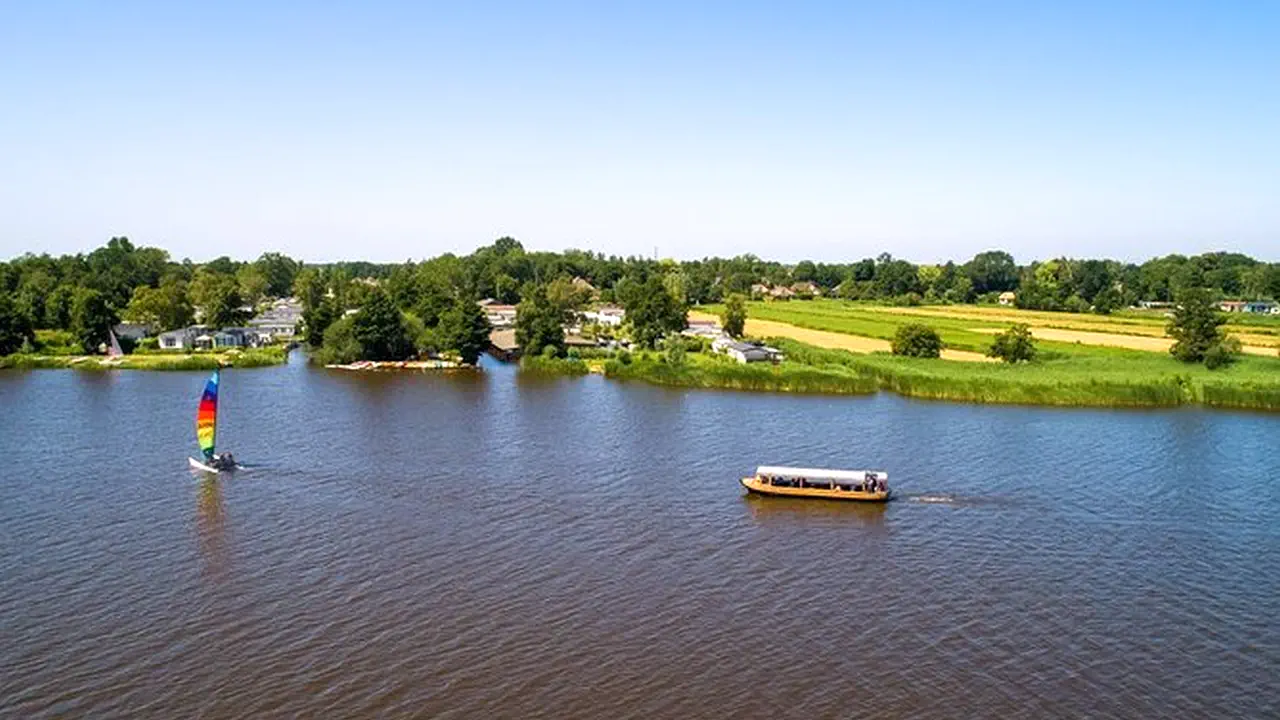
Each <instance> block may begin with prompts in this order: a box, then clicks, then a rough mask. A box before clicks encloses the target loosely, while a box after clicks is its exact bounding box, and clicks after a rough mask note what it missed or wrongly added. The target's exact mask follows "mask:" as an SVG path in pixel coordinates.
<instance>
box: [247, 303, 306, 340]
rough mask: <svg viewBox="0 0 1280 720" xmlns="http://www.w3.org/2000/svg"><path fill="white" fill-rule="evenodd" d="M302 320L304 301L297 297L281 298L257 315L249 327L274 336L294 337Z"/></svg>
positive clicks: (288, 338)
mask: <svg viewBox="0 0 1280 720" xmlns="http://www.w3.org/2000/svg"><path fill="white" fill-rule="evenodd" d="M301 321H302V303H301V302H300V301H299V300H297V299H296V298H281V299H279V300H276V301H275V302H273V303H272V304H271V306H270V307H269V308H268V309H266V310H264V311H262V312H261V313H259V314H257V315H255V316H254V317H253V319H252V320H250V321H249V327H250V328H252V329H254V330H257V331H258V332H259V333H266V334H268V335H270V336H271V337H272V338H273V339H274V338H282V339H286V340H291V339H293V337H294V335H295V334H296V333H297V331H298V323H300V322H301Z"/></svg>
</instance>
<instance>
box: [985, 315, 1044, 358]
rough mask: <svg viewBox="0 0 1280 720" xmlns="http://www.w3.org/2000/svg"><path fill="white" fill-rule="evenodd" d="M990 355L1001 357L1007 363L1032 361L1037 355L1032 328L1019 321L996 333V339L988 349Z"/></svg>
mask: <svg viewBox="0 0 1280 720" xmlns="http://www.w3.org/2000/svg"><path fill="white" fill-rule="evenodd" d="M987 355H988V356H989V357H994V358H1000V359H1001V360H1003V361H1004V362H1007V363H1018V362H1023V361H1027V362H1030V361H1031V360H1034V359H1035V357H1036V346H1035V343H1034V342H1033V341H1032V338H1031V328H1029V327H1027V325H1026V324H1025V323H1017V324H1015V325H1014V326H1013V327H1011V328H1009V329H1008V330H1006V331H1004V332H1002V333H1000V334H999V335H996V338H995V341H993V342H992V343H991V347H990V348H988V349H987Z"/></svg>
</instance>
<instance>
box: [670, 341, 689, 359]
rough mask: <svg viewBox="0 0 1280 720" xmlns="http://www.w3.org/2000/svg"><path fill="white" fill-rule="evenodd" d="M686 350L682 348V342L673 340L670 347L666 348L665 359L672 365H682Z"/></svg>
mask: <svg viewBox="0 0 1280 720" xmlns="http://www.w3.org/2000/svg"><path fill="white" fill-rule="evenodd" d="M687 352H688V351H686V350H685V349H684V343H682V342H678V341H677V342H673V343H671V347H669V348H667V355H666V360H667V362H669V363H671V364H672V365H683V364H684V361H685V357H686V354H687Z"/></svg>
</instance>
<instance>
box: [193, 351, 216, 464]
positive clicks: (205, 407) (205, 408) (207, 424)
mask: <svg viewBox="0 0 1280 720" xmlns="http://www.w3.org/2000/svg"><path fill="white" fill-rule="evenodd" d="M217 434H218V371H217V370H214V371H213V375H210V376H209V382H208V383H207V384H206V385H205V386H204V394H203V395H201V396H200V408H199V409H198V410H196V440H198V441H199V442H200V451H201V452H203V453H204V459H205V461H206V462H208V461H210V460H213V440H214V437H215V436H216V435H217Z"/></svg>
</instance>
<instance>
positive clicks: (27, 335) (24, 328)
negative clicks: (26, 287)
mask: <svg viewBox="0 0 1280 720" xmlns="http://www.w3.org/2000/svg"><path fill="white" fill-rule="evenodd" d="M34 341H35V334H34V333H33V332H32V330H31V321H30V319H29V318H28V317H27V316H26V313H22V312H19V311H18V308H17V307H16V306H15V305H14V303H13V298H12V297H10V295H9V293H7V292H3V291H0V355H8V354H10V353H14V352H17V351H18V349H19V348H21V347H22V344H23V343H24V342H28V343H30V342H34Z"/></svg>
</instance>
